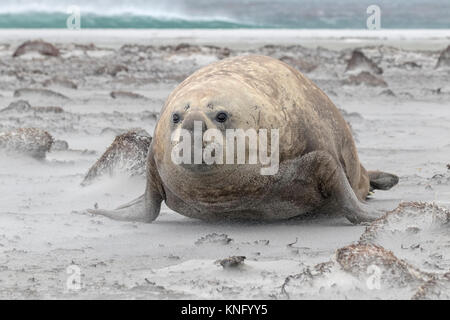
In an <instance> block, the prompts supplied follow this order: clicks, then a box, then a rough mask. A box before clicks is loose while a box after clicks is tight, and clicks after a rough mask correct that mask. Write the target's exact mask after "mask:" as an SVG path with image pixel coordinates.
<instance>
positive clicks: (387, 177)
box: [368, 171, 399, 191]
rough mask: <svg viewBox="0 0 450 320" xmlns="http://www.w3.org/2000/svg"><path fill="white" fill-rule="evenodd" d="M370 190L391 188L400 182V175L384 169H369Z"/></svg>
mask: <svg viewBox="0 0 450 320" xmlns="http://www.w3.org/2000/svg"><path fill="white" fill-rule="evenodd" d="M368 174H369V179H370V190H371V191H372V190H376V189H378V190H389V189H391V188H392V187H393V186H395V185H396V184H397V183H398V180H399V179H398V177H397V176H396V175H394V174H391V173H387V172H382V171H369V172H368Z"/></svg>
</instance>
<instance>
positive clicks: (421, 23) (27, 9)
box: [0, 0, 450, 29]
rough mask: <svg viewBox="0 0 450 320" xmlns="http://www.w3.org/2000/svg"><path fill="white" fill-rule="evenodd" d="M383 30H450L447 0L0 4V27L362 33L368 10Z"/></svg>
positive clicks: (16, 0)
mask: <svg viewBox="0 0 450 320" xmlns="http://www.w3.org/2000/svg"><path fill="white" fill-rule="evenodd" d="M372 4H377V5H378V6H379V7H380V9H381V27H382V28H383V29H389V28H396V29H435V28H437V29H442V28H450V0H389V1H388V0H376V1H375V0H334V1H332V0H170V1H162V0H146V1H144V0H128V1H115V0H47V1H40V3H36V1H30V0H0V28H66V20H67V18H68V17H69V16H70V13H68V11H67V10H68V8H69V7H70V6H71V5H76V6H78V8H79V9H80V22H81V28H319V29H320V28H330V29H363V28H366V19H367V17H368V14H367V13H366V9H367V7H368V6H369V5H372Z"/></svg>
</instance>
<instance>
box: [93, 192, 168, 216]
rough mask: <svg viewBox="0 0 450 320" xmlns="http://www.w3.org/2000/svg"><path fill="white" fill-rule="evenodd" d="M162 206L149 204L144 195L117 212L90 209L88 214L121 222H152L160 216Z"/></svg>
mask: <svg viewBox="0 0 450 320" xmlns="http://www.w3.org/2000/svg"><path fill="white" fill-rule="evenodd" d="M160 204H161V202H159V203H147V201H146V199H145V195H142V196H140V197H139V198H137V199H135V200H133V201H131V202H129V203H127V204H125V205H123V206H120V207H118V208H117V209H115V210H92V209H88V210H87V212H89V213H92V214H98V215H102V216H105V217H108V218H111V219H114V220H120V221H135V222H152V221H153V220H155V219H156V218H157V217H158V215H159V209H160Z"/></svg>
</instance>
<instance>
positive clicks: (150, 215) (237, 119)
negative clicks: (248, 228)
mask: <svg viewBox="0 0 450 320" xmlns="http://www.w3.org/2000/svg"><path fill="white" fill-rule="evenodd" d="M195 123H201V127H202V130H203V131H205V130H208V129H211V128H213V129H217V130H219V131H221V132H226V130H227V129H243V130H248V129H255V130H260V129H267V130H271V129H278V130H279V169H278V171H277V172H276V173H275V174H273V175H262V174H261V173H260V169H261V165H259V164H233V165H229V164H214V165H209V164H205V163H204V162H203V163H200V164H192V165H180V164H176V163H174V161H173V159H172V158H171V156H172V148H173V146H174V143H173V141H172V139H171V137H172V136H173V134H174V133H175V132H177V130H180V129H184V130H187V131H188V132H191V131H193V130H194V126H195V125H194V124H195ZM375 176H376V177H377V179H378V182H380V181H382V183H378V185H380V184H382V186H381V187H379V188H384V189H387V188H389V187H392V186H393V185H395V184H396V183H397V181H398V178H396V177H395V176H393V175H389V174H385V173H380V172H377V173H376V175H375ZM369 188H370V178H369V174H368V173H367V171H366V170H365V169H364V167H363V166H362V165H361V164H360V162H359V159H358V154H357V151H356V147H355V143H354V140H353V137H352V135H351V131H350V129H349V127H348V125H347V123H346V121H345V120H344V119H343V117H342V116H341V114H340V112H339V111H338V109H337V108H336V107H335V106H334V104H333V103H332V102H331V100H330V99H329V98H328V97H327V96H326V95H325V93H324V92H323V91H321V90H320V89H319V88H318V87H317V86H316V85H315V84H314V83H313V82H312V81H310V80H309V79H307V78H306V77H305V76H304V75H302V74H301V73H300V72H299V71H297V70H295V69H293V68H292V67H290V66H289V65H287V64H285V63H283V62H281V61H279V60H276V59H273V58H270V57H265V56H256V55H250V56H241V57H235V58H230V59H226V60H222V61H219V62H216V63H214V64H211V65H209V66H206V67H204V68H202V69H200V70H199V71H197V72H195V73H194V74H193V75H191V76H190V77H188V78H187V79H186V80H184V81H183V82H182V83H181V84H180V85H179V86H178V87H177V88H176V89H175V90H174V91H173V92H172V93H171V95H170V96H169V98H168V99H167V101H166V104H165V106H164V108H163V109H162V111H161V114H160V118H159V120H158V123H157V125H156V128H155V132H154V136H153V141H152V144H151V146H150V151H149V155H148V163H147V189H146V192H145V194H144V195H143V196H142V197H140V198H138V199H136V200H135V201H133V202H132V203H130V204H128V205H125V206H123V207H120V208H118V209H117V210H114V211H105V210H96V211H94V212H95V213H99V214H103V215H106V216H109V217H112V218H115V219H121V220H139V221H153V220H154V219H156V217H157V216H158V214H159V210H160V204H161V202H162V201H163V200H164V201H165V202H166V204H167V206H168V207H169V208H171V209H173V210H174V211H176V212H178V213H180V214H183V215H185V216H189V217H193V218H200V219H257V220H274V219H286V218H291V217H295V216H299V215H304V214H306V213H313V212H315V211H317V210H333V211H336V212H339V213H342V214H344V215H345V216H346V217H347V218H348V219H349V220H350V221H352V222H355V223H357V222H362V221H369V220H372V219H373V218H372V216H371V215H370V211H374V210H371V209H370V208H369V207H368V206H367V205H366V204H364V203H363V201H364V199H365V198H366V196H367V195H368V193H369Z"/></svg>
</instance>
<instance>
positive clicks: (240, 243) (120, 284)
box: [0, 29, 450, 299]
mask: <svg viewBox="0 0 450 320" xmlns="http://www.w3.org/2000/svg"><path fill="white" fill-rule="evenodd" d="M36 39H41V40H43V41H46V42H48V43H50V44H51V45H52V46H54V48H56V49H57V51H58V55H57V56H46V55H42V54H40V53H39V52H36V51H33V50H30V51H29V52H26V53H24V54H20V55H18V56H16V57H13V54H14V52H15V51H16V49H17V48H18V46H19V45H21V44H22V43H23V42H25V41H28V40H36ZM449 45H450V30H447V29H442V30H428V31H427V30H392V31H388V30H380V31H369V30H364V31H355V30H340V31H339V30H334V31H332V30H184V31H183V30H152V31H148V30H109V31H106V30H92V31H91V30H82V31H70V30H16V29H13V30H5V29H3V30H0V133H2V132H3V133H7V132H11V131H14V130H17V129H19V128H38V129H42V130H45V131H47V132H48V133H49V134H50V135H51V136H52V137H53V139H54V140H55V141H59V145H62V146H63V147H59V148H56V147H52V149H50V151H49V152H47V153H46V154H45V158H44V159H35V158H33V157H30V156H28V155H23V154H21V155H18V154H14V155H11V154H9V153H6V152H2V151H0V252H1V253H0V298H2V299H4V298H25V299H33V298H51V299H60V298H69V299H84V298H112V299H144V298H145V299H167V298H175V299H183V298H193V299H199V298H204V299H209V298H217V299H227V298H233V299H310V298H323V299H347V298H356V299H365V298H379V299H385V298H405V299H410V298H448V297H450V233H449V232H448V221H450V212H449V211H448V210H450V139H449V137H450V125H449V124H450V56H448V55H447V56H446V55H443V51H444V50H446V48H447V47H448V46H449ZM355 51H357V52H359V53H361V54H362V56H364V59H367V60H364V59H363V60H362V61H363V62H359V63H357V65H356V66H355V67H354V68H349V61H351V60H352V57H354V56H355ZM359 53H358V54H356V55H359ZM243 54H263V55H268V56H272V57H275V58H278V59H281V60H282V61H284V62H286V63H288V64H290V65H292V66H293V67H295V68H297V69H299V70H300V71H302V72H303V73H304V74H305V75H306V76H307V77H309V78H310V79H312V80H313V81H314V82H315V83H316V84H317V85H318V86H319V87H320V88H321V89H322V90H324V92H325V93H326V94H327V95H328V96H329V97H330V99H331V100H332V101H333V102H334V103H335V104H336V106H337V107H338V108H339V109H341V111H342V113H343V115H344V118H345V119H346V120H347V121H348V122H349V123H350V125H351V127H352V130H353V133H354V137H355V140H356V142H357V147H358V152H359V156H360V159H361V162H362V164H363V165H364V166H365V167H366V168H367V169H370V170H382V171H387V172H392V173H395V174H396V175H398V176H399V178H400V182H399V184H398V185H397V186H395V187H394V188H393V189H392V190H389V191H378V190H377V191H376V192H375V193H374V194H373V195H372V196H371V198H370V200H369V205H370V206H374V207H376V208H378V209H381V210H383V211H385V212H388V211H391V210H394V209H396V208H397V207H398V205H399V204H400V203H404V202H426V203H428V204H429V206H425V205H422V206H421V205H419V204H417V203H416V204H410V205H404V206H403V207H400V208H398V209H397V211H395V212H394V213H393V214H391V215H388V216H387V217H385V218H384V219H383V220H382V222H378V224H376V223H375V225H372V226H369V227H367V226H357V225H352V224H351V223H349V222H348V221H347V220H346V219H345V218H344V217H338V216H335V215H333V213H328V214H325V215H323V216H319V217H308V218H303V219H295V220H289V221H283V222H273V223H207V222H203V221H198V220H192V219H188V218H186V217H183V216H181V215H179V214H177V213H175V212H173V211H171V210H170V209H168V208H167V207H165V206H164V207H163V208H162V214H161V216H160V217H159V218H158V220H157V221H155V222H154V223H152V224H144V223H130V222H118V221H112V220H110V219H108V218H105V217H98V216H92V215H90V214H87V213H86V211H85V210H86V209H88V208H94V206H98V207H101V208H114V207H116V206H118V205H120V204H123V203H125V202H127V201H130V200H132V199H134V198H136V197H137V196H139V195H141V194H142V192H143V190H144V188H145V177H143V176H139V175H137V176H132V177H130V175H129V174H127V172H126V171H125V172H123V173H122V174H117V175H114V176H108V177H101V178H99V179H98V180H96V181H94V182H93V183H92V184H89V185H87V186H81V182H82V181H83V179H84V177H85V175H86V173H87V172H88V170H89V168H90V167H92V165H93V164H94V163H95V161H96V160H97V159H98V158H99V157H100V156H101V155H102V154H103V153H104V151H105V150H106V149H107V147H108V146H109V145H110V144H111V143H112V142H113V140H114V139H115V137H116V136H117V135H120V134H123V133H125V132H127V131H129V130H131V129H134V130H141V131H144V130H145V132H147V133H148V134H149V135H152V134H153V130H154V126H155V124H156V119H157V115H158V113H159V111H160V109H161V107H162V106H163V104H164V101H165V99H166V98H167V96H168V95H169V94H170V92H171V91H172V90H173V89H174V88H175V87H176V86H177V84H179V83H180V82H181V81H182V80H183V79H185V78H186V77H187V76H189V75H190V74H191V73H192V72H194V71H195V70H197V69H199V68H200V67H202V66H205V65H207V64H209V63H211V62H214V61H218V60H219V59H224V58H227V57H232V56H236V55H243ZM367 61H370V63H369V62H367ZM19 100H22V101H26V102H27V103H28V105H26V107H20V108H19V107H15V106H14V104H13V106H12V107H10V108H9V106H11V104H12V103H14V102H17V101H19ZM51 107H58V108H51ZM64 142H66V143H67V144H65V143H64ZM64 145H65V147H64ZM432 204H433V205H432ZM446 210H447V211H446ZM411 230H413V231H411ZM414 230H415V231H414ZM411 232H413V233H411ZM408 235H409V236H408ZM356 244H358V245H360V246H365V247H364V248H365V250H366V251H364V254H363V257H369V258H368V259H369V260H370V259H371V257H373V256H374V255H376V256H377V257H378V258H379V259H381V260H382V261H384V260H383V259H388V258H389V259H391V260H389V261H395V263H394V262H392V263H389V264H386V270H382V275H381V276H380V277H381V285H380V286H379V287H376V288H375V289H374V288H373V287H370V285H368V282H367V281H368V280H367V279H368V278H370V276H371V275H372V274H371V273H370V272H368V271H367V268H366V269H358V268H354V267H353V266H352V265H348V264H346V263H347V260H346V259H345V258H342V255H340V254H338V253H339V252H341V253H342V252H344V253H345V252H346V251H345V250H344V251H342V250H341V249H342V248H348V246H351V245H356ZM371 246H374V247H371ZM375 247H376V248H382V249H376V250H381V251H376V252H375V253H371V252H372V251H370V250H372V249H373V248H375ZM351 248H352V247H350V249H351ZM367 248H369V249H367ZM339 250H341V251H339ZM351 250H353V249H351ZM373 250H375V249H373ZM383 250H385V251H383ZM387 251H390V252H391V253H392V256H393V257H394V258H393V257H392V256H391V255H390V253H389V254H388V253H386V252H387ZM367 252H369V253H367ZM351 254H356V255H357V254H359V253H354V251H351ZM229 256H245V257H246V260H245V262H244V264H243V265H242V266H241V267H240V268H236V269H235V270H224V269H223V268H222V267H221V266H220V265H218V264H217V263H215V262H216V260H218V259H223V258H227V257H229ZM344 256H345V255H344ZM345 257H347V256H345ZM358 257H360V256H358ZM378 258H377V259H378ZM364 259H365V258H364ZM364 259H363V260H364ZM369 260H364V263H366V261H369ZM364 263H362V264H361V265H364ZM369 265H371V263H369ZM70 266H76V267H77V268H79V270H80V272H81V274H80V279H81V287H79V288H78V287H76V288H73V287H71V286H70V285H69V286H68V279H72V278H71V276H72V271H71V270H74V269H73V268H72V269H71V267H70ZM68 268H69V269H68ZM385 271H386V272H385ZM383 272H384V273H383ZM430 288H431V289H430Z"/></svg>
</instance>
